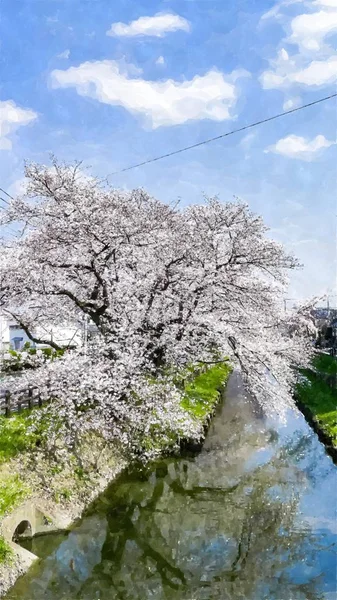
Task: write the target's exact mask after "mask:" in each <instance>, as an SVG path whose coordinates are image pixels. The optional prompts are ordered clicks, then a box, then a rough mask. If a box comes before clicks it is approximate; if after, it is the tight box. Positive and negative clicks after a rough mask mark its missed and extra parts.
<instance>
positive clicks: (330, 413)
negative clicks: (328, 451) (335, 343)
mask: <svg viewBox="0 0 337 600" xmlns="http://www.w3.org/2000/svg"><path fill="white" fill-rule="evenodd" d="M313 367H314V370H309V369H307V370H305V371H303V372H302V374H303V375H304V376H305V377H306V379H307V382H302V383H300V384H298V385H297V388H296V393H297V396H298V398H299V400H300V401H301V402H302V403H303V404H304V405H305V406H307V407H308V408H309V410H310V411H311V413H312V414H313V416H314V417H315V419H316V420H317V421H318V423H319V424H320V427H321V428H322V430H323V431H324V432H325V433H326V434H327V435H328V436H329V437H330V439H331V440H332V443H333V445H334V446H336V447H337V390H336V386H333V387H331V386H330V385H329V384H328V382H327V381H326V379H325V378H326V377H329V378H331V380H332V381H333V378H334V377H336V374H337V361H336V360H335V359H334V358H332V357H330V356H327V355H320V356H318V357H316V358H315V359H314V361H313Z"/></svg>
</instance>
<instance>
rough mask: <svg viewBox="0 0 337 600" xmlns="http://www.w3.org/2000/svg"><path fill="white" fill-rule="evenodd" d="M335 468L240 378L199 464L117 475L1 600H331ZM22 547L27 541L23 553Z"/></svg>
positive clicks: (41, 545) (44, 542) (37, 548)
mask: <svg viewBox="0 0 337 600" xmlns="http://www.w3.org/2000/svg"><path fill="white" fill-rule="evenodd" d="M336 507H337V481H336V467H335V466H334V465H333V463H332V461H331V459H330V457H329V456H327V455H326V453H325V451H324V447H323V446H322V445H321V444H320V442H319V441H318V439H317V436H316V435H315V434H314V433H313V432H312V430H311V429H310V428H309V427H308V425H307V424H306V422H305V420H304V418H303V417H302V415H300V414H299V413H298V412H297V411H290V412H289V415H288V419H287V423H280V422H279V421H278V420H277V419H275V420H273V419H270V418H267V417H265V416H264V415H263V414H262V412H261V410H258V409H257V408H256V406H255V405H254V403H253V402H252V401H251V400H249V399H246V398H245V396H244V393H243V390H242V389H241V387H240V382H239V379H238V377H237V375H235V374H234V375H232V377H231V378H230V381H229V384H228V388H227V392H226V399H225V402H224V403H223V405H222V406H221V407H219V409H218V413H217V415H216V417H215V418H214V420H213V423H212V425H211V427H210V430H209V433H208V436H207V439H206V443H205V445H204V447H203V450H202V451H201V452H200V454H198V455H196V456H190V457H188V456H184V457H181V458H174V459H173V458H170V459H167V460H161V461H159V462H157V463H154V464H150V465H148V466H147V467H146V468H143V469H140V468H137V469H133V470H131V471H130V472H128V473H124V474H122V475H121V476H120V477H119V478H118V479H117V480H116V482H115V483H114V484H112V485H111V486H110V487H109V489H108V490H107V492H106V493H105V494H104V495H103V496H102V497H101V498H99V500H98V501H97V502H96V503H95V505H94V506H93V507H91V509H90V511H89V512H88V514H87V515H86V516H85V518H83V519H82V521H81V522H80V523H79V524H78V526H76V527H75V528H74V529H73V531H72V532H71V533H69V534H61V535H50V536H45V537H40V538H36V539H34V540H32V541H31V542H30V546H29V548H30V549H31V550H32V551H33V552H35V553H36V554H37V555H38V556H40V557H41V560H40V561H39V563H36V564H35V565H34V566H33V568H32V569H31V570H30V571H29V573H27V574H26V575H25V576H24V577H22V578H21V579H20V580H19V581H18V582H17V584H16V585H15V586H14V588H12V590H11V592H10V593H9V594H8V595H7V597H6V599H7V600H9V599H10V600H42V599H44V600H150V599H151V600H152V599H153V600H323V599H324V600H336V598H337V593H336V549H337V546H336V542H337V535H336V534H337V519H336ZM26 547H27V542H26Z"/></svg>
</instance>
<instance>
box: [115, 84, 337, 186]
mask: <svg viewBox="0 0 337 600" xmlns="http://www.w3.org/2000/svg"><path fill="white" fill-rule="evenodd" d="M336 96H337V93H335V94H331V95H330V96H325V97H324V98H319V100H315V101H314V102H309V103H308V104H303V105H302V106H298V107H297V108H292V109H291V110H286V111H284V112H282V113H278V114H277V115H273V116H272V117H268V118H267V119H262V120H261V121H256V122H255V123H250V124H249V125H244V126H243V127H239V128H238V129H233V130H232V131H228V132H227V133H222V134H221V135H217V136H216V137H212V138H209V139H208V140H203V141H202V142H197V143H196V144H192V145H191V146H185V148H179V150H173V151H172V152H168V153H167V154H162V155H161V156H156V157H154V158H149V159H148V160H144V161H143V162H141V163H138V164H136V165H131V166H130V167H125V168H124V169H121V170H120V171H114V172H113V173H110V174H109V175H108V176H107V178H108V177H112V176H113V175H119V174H120V173H125V171H131V169H136V168H137V167H143V166H144V165H148V164H149V163H153V162H156V161H157V160H162V159H163V158H168V157H169V156H174V155H175V154H180V153H181V152H185V151H186V150H192V149H193V148H198V147H199V146H203V145H204V144H209V143H210V142H215V141H216V140H221V139H222V138H225V137H228V136H230V135H233V134H234V133H240V132H241V131H246V130H247V129H252V127H257V126H258V125H262V124H263V123H268V122H269V121H274V120H275V119H279V118H280V117H284V116H285V115H290V114H291V113H294V112H297V111H299V110H303V109H304V108H309V106H314V105H315V104H320V103H321V102H325V101H326V100H331V98H336Z"/></svg>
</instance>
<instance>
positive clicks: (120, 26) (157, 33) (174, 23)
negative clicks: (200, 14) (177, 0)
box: [107, 13, 190, 37]
mask: <svg viewBox="0 0 337 600" xmlns="http://www.w3.org/2000/svg"><path fill="white" fill-rule="evenodd" d="M178 30H182V31H190V24H189V22H188V21H187V20H186V19H184V18H183V17H180V16H179V15H174V14H172V13H157V14H156V15H154V16H153V17H140V18H139V19H137V20H136V21H131V23H129V24H126V23H113V24H112V25H111V28H110V29H109V31H107V35H110V36H117V37H136V36H153V37H163V36H164V35H165V34H166V33H171V32H173V31H178Z"/></svg>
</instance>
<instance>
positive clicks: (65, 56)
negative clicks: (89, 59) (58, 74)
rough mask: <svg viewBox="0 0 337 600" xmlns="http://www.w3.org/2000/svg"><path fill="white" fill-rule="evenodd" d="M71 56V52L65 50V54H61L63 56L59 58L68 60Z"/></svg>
mask: <svg viewBox="0 0 337 600" xmlns="http://www.w3.org/2000/svg"><path fill="white" fill-rule="evenodd" d="M69 56H70V50H64V52H61V54H58V55H57V58H65V59H66V60H68V58H69Z"/></svg>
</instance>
